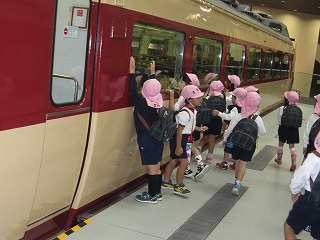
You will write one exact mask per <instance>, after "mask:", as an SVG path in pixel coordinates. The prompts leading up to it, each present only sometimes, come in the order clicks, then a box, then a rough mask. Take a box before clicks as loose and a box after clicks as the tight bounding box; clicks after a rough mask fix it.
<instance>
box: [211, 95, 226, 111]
mask: <svg viewBox="0 0 320 240" xmlns="http://www.w3.org/2000/svg"><path fill="white" fill-rule="evenodd" d="M207 106H208V108H209V109H211V110H213V109H216V110H218V111H219V112H225V111H226V99H225V96H224V95H223V97H220V96H210V97H209V98H208V100H207Z"/></svg>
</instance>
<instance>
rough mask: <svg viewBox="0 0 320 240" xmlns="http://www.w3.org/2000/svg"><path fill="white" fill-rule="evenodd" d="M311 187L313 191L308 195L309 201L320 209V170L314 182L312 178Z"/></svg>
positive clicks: (318, 155) (316, 153) (319, 155)
mask: <svg viewBox="0 0 320 240" xmlns="http://www.w3.org/2000/svg"><path fill="white" fill-rule="evenodd" d="M313 153H314V154H315V155H317V157H320V154H319V153H318V152H317V151H313ZM310 187H311V192H310V195H309V197H308V201H309V202H310V203H311V204H312V205H313V206H314V207H315V208H316V209H318V210H320V172H319V173H318V175H317V177H316V179H315V181H314V182H313V181H312V179H311V178H310Z"/></svg>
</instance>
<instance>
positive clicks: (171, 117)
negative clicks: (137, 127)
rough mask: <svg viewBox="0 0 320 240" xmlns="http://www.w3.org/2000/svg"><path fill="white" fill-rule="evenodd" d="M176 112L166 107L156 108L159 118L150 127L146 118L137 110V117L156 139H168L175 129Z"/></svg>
mask: <svg viewBox="0 0 320 240" xmlns="http://www.w3.org/2000/svg"><path fill="white" fill-rule="evenodd" d="M177 113H178V112H177V111H174V110H171V109H169V108H166V107H161V108H159V110H158V115H159V120H158V121H156V122H155V123H154V124H152V126H151V127H150V126H149V125H148V123H147V122H146V120H144V118H143V117H142V116H141V115H140V114H139V113H138V112H137V115H138V117H139V119H140V120H141V122H142V124H143V125H144V126H145V128H146V129H147V130H148V131H149V132H150V135H151V136H152V137H154V138H155V139H157V140H158V141H165V142H166V141H169V140H170V139H171V138H172V137H173V136H174V134H175V133H176V130H177V124H176V119H175V117H176V114H177Z"/></svg>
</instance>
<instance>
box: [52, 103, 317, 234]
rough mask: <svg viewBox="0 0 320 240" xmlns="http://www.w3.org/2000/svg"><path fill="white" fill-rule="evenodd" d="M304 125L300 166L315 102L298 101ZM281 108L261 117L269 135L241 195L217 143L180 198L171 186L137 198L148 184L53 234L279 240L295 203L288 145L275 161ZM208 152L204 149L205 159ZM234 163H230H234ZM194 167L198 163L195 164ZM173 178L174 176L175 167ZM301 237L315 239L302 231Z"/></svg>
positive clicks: (263, 138)
mask: <svg viewBox="0 0 320 240" xmlns="http://www.w3.org/2000/svg"><path fill="white" fill-rule="evenodd" d="M299 107H300V108H301V109H302V111H303V114H304V117H303V125H302V127H301V128H300V144H298V145H296V149H297V154H298V158H297V166H300V165H301V162H302V159H303V154H302V147H303V146H302V145H303V144H302V136H303V132H304V128H305V125H306V122H307V120H308V118H309V115H310V114H311V113H313V112H314V110H313V106H312V105H309V104H302V103H300V104H299ZM277 113H278V110H275V111H273V112H271V113H269V114H268V115H266V116H264V117H263V121H264V124H265V126H266V129H267V133H266V135H263V136H261V137H260V138H259V148H257V149H256V152H255V155H254V158H253V160H252V162H251V163H250V164H248V168H247V171H246V175H245V177H244V180H243V182H242V184H243V187H242V188H241V189H240V196H235V195H232V194H231V188H232V184H233V182H234V171H233V170H231V169H227V170H221V169H218V168H216V167H215V164H216V163H217V162H220V161H222V159H223V147H222V144H221V142H219V143H217V145H216V149H215V151H214V160H213V162H212V164H211V165H210V170H209V172H207V173H206V175H205V176H204V177H203V178H202V179H200V180H198V181H195V180H193V179H188V178H185V180H184V183H185V184H186V186H187V187H188V189H190V190H191V194H190V196H189V197H182V196H179V195H176V194H174V193H173V190H169V189H163V200H162V201H158V203H157V204H148V203H140V202H137V201H136V200H135V199H134V197H135V195H137V194H141V192H142V191H147V186H144V187H142V188H141V189H138V190H137V191H136V192H134V193H132V194H131V195H129V196H127V197H126V198H124V199H122V200H121V201H120V202H117V203H115V204H113V205H112V206H109V207H108V208H106V209H104V210H103V211H101V212H99V213H98V214H96V215H94V216H92V217H90V218H89V219H87V220H86V222H85V223H82V225H81V226H78V227H76V228H75V229H74V230H71V231H69V232H67V233H65V234H64V235H63V234H60V235H59V236H57V237H56V238H54V239H64V238H65V239H67V240H88V239H90V240H100V239H101V240H102V239H103V240H105V239H110V240H128V239H132V240H161V239H169V240H175V239H177V240H180V239H181V240H182V239H184V240H185V239H188V240H202V239H207V240H234V239H239V240H251V239H254V240H271V239H273V240H278V239H279V240H280V239H284V234H283V224H284V221H285V219H286V217H287V215H288V213H289V210H290V209H291V207H292V204H293V202H292V200H291V193H290V190H289V184H290V181H291V178H292V176H293V173H292V172H290V171H289V168H290V164H291V159H290V151H289V147H288V145H287V144H286V145H285V146H284V154H283V163H282V165H281V166H278V165H277V164H276V163H275V162H274V157H275V154H276V148H277V145H278V135H277V130H278V125H277ZM206 153H207V152H203V153H202V156H203V158H204V159H205V156H206ZM230 163H231V162H230ZM191 166H192V169H193V170H194V171H196V162H194V161H193V162H192V163H191ZM172 178H173V179H174V178H175V171H174V173H173V176H172ZM298 238H300V239H304V240H308V239H312V237H311V236H310V234H309V233H308V232H305V231H303V232H302V233H301V234H300V235H299V236H298Z"/></svg>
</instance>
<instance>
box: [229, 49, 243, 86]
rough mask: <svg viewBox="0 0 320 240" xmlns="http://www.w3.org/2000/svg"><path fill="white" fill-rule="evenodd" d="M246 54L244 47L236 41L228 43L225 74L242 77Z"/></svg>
mask: <svg viewBox="0 0 320 240" xmlns="http://www.w3.org/2000/svg"><path fill="white" fill-rule="evenodd" d="M245 56H246V47H245V46H244V45H240V44H237V43H230V44H229V46H228V59H227V66H226V70H227V74H226V80H227V76H228V75H237V76H238V77H240V79H243V69H244V61H245Z"/></svg>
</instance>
